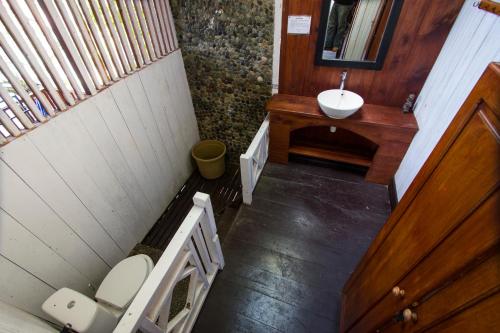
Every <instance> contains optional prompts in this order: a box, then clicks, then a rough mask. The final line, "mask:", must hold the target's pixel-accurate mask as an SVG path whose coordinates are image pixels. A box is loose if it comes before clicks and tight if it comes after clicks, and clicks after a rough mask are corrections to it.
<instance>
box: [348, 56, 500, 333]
mask: <svg viewBox="0 0 500 333" xmlns="http://www.w3.org/2000/svg"><path fill="white" fill-rule="evenodd" d="M498 87H500V67H499V66H498V65H495V64H492V65H490V66H489V67H488V69H487V70H486V72H485V73H484V75H483V76H482V78H481V79H480V81H479V82H478V83H477V85H476V87H475V88H474V89H473V91H472V92H471V94H470V96H469V97H468V99H467V100H466V101H465V103H464V104H463V106H462V108H461V109H460V111H459V112H458V114H457V116H456V117H455V119H454V121H453V122H452V123H451V125H450V126H449V128H448V130H447V131H446V132H445V134H444V136H443V137H442V138H441V140H440V142H439V143H438V145H437V146H436V148H435V149H434V151H433V153H432V154H431V156H430V157H429V159H428V160H427V162H426V163H425V164H424V166H423V168H422V170H421V171H420V172H419V174H418V175H417V177H416V178H415V180H414V181H413V183H412V185H411V186H410V188H409V189H408V191H407V192H406V193H405V195H404V197H403V198H402V200H401V202H400V203H399V204H398V206H397V207H396V209H395V211H394V212H393V213H392V215H391V216H390V217H389V220H388V221H387V223H386V224H385V225H384V227H383V229H382V230H381V231H380V233H379V235H378V236H377V237H376V239H375V241H374V242H373V243H372V245H371V246H370V248H369V250H368V251H367V253H366V254H365V256H364V257H363V259H362V260H361V262H360V264H359V265H358V267H357V269H356V271H355V272H354V273H353V274H352V276H351V278H350V279H349V281H348V282H347V284H346V286H345V287H344V291H343V304H342V321H341V332H374V331H377V330H378V331H380V332H420V331H427V330H431V331H436V332H438V331H439V332H441V331H450V332H452V331H453V332H458V331H460V332H494V331H495V329H496V331H500V327H499V326H496V327H495V326H492V323H496V324H497V325H498V324H499V321H500V312H498V311H497V312H494V311H491V310H489V309H485V308H487V307H489V306H494V305H495V304H496V306H498V303H499V299H500V293H499V292H500V194H499V189H498V188H499V183H500V145H499V143H500V136H499V128H500V126H499V123H500V121H499V114H500V91H499V89H498ZM393 289H394V290H393ZM401 290H403V292H401ZM476 308H477V309H482V310H481V311H479V312H478V310H477V309H476ZM405 310H406V311H405ZM488 311H489V312H488ZM488 313H491V315H488ZM471 316H476V317H475V319H474V320H469V319H467V318H470V317H471ZM405 317H406V318H405ZM438 327H441V329H438ZM491 327H495V329H493V330H489V329H488V328H491ZM455 329H456V330H455Z"/></svg>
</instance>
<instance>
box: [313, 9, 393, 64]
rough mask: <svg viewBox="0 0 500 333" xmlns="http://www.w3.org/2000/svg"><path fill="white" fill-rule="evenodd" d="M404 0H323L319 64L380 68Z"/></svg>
mask: <svg viewBox="0 0 500 333" xmlns="http://www.w3.org/2000/svg"><path fill="white" fill-rule="evenodd" d="M402 5H403V0H323V7H322V10H321V22H320V26H319V36H318V44H317V49H316V65H320V66H335V67H347V68H348V67H350V68H365V69H381V68H382V65H383V62H384V58H385V55H386V54H387V51H388V49H389V44H390V42H391V39H392V35H393V33H394V29H395V27H396V24H397V21H398V17H399V13H400V12H401V7H402Z"/></svg>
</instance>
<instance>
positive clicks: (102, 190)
mask: <svg viewBox="0 0 500 333" xmlns="http://www.w3.org/2000/svg"><path fill="white" fill-rule="evenodd" d="M85 105H86V103H80V104H79V105H77V106H76V107H75V108H74V109H73V110H72V112H68V113H65V114H63V115H61V116H59V117H57V118H56V119H54V125H53V126H54V127H57V128H58V131H60V133H61V134H62V136H63V137H64V140H63V141H64V143H65V144H66V146H67V147H68V149H69V150H71V151H72V152H73V154H74V156H75V159H76V160H77V161H78V162H79V164H80V165H81V166H82V167H83V169H84V170H85V172H86V174H87V175H88V177H90V178H91V180H92V181H93V184H95V188H97V189H98V190H99V192H92V194H93V196H94V200H97V201H98V202H100V203H103V207H101V208H100V209H105V210H109V209H111V210H112V211H113V212H114V213H115V214H113V215H112V216H111V217H107V218H108V221H109V222H108V223H109V224H110V225H109V232H110V234H111V235H112V236H113V238H114V239H116V240H117V242H118V244H119V245H120V248H122V250H123V251H124V252H125V253H128V252H129V251H130V250H131V249H132V248H133V247H134V246H135V244H136V243H137V242H138V241H140V239H139V238H138V237H139V235H135V234H134V233H133V229H132V228H131V226H133V225H134V224H137V223H140V222H139V221H140V220H141V217H139V216H138V215H137V212H136V211H135V210H134V209H133V206H132V203H131V202H130V200H129V198H128V196H127V194H126V193H125V191H124V190H123V188H122V186H121V184H120V183H119V182H118V180H117V179H116V177H115V175H114V173H113V170H112V169H111V168H110V167H109V165H108V163H107V162H106V160H105V159H104V156H103V154H102V153H101V151H100V150H99V147H98V146H97V144H96V143H95V141H94V140H92V137H91V136H90V135H89V134H88V132H87V130H86V128H85V126H84V125H83V123H82V121H81V119H80V118H79V117H78V114H77V113H78V112H80V111H81V109H82V108H83V107H85ZM81 178H83V177H81ZM104 218H106V217H104ZM111 223H113V224H111Z"/></svg>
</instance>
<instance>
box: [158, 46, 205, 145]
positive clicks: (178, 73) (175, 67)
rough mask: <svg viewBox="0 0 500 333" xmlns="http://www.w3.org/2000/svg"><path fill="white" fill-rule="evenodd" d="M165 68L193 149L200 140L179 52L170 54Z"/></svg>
mask: <svg viewBox="0 0 500 333" xmlns="http://www.w3.org/2000/svg"><path fill="white" fill-rule="evenodd" d="M165 67H166V68H167V71H166V75H167V77H168V82H169V85H170V86H174V87H176V88H177V93H178V94H179V95H178V96H181V98H180V100H181V101H182V104H181V105H182V115H183V117H184V121H183V122H184V123H185V124H188V125H189V128H188V129H187V132H188V133H189V136H190V140H189V144H190V146H191V147H193V146H194V145H195V144H196V143H197V142H198V141H199V140H200V135H199V132H198V122H197V119H196V115H195V113H194V106H193V100H192V98H191V90H190V89H189V83H188V80H187V75H186V70H185V68H184V60H183V59H182V53H181V51H180V50H177V51H176V52H174V53H172V56H171V57H168V58H167V59H166V61H165Z"/></svg>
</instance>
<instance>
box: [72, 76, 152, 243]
mask: <svg viewBox="0 0 500 333" xmlns="http://www.w3.org/2000/svg"><path fill="white" fill-rule="evenodd" d="M129 78H130V77H129ZM129 78H127V79H129ZM77 114H78V116H79V117H80V119H81V120H82V122H83V124H84V126H85V128H86V130H87V133H88V134H89V136H90V137H91V138H92V139H93V140H94V142H96V143H98V145H99V149H100V150H101V151H102V154H103V156H104V158H105V159H106V161H107V163H108V164H109V166H110V168H111V169H112V170H113V173H114V174H115V176H116V177H117V179H118V180H119V182H120V184H121V185H122V186H123V188H124V190H125V192H126V193H127V195H128V197H129V198H130V201H131V202H132V205H133V206H132V208H133V209H134V210H136V211H137V215H138V216H139V217H140V220H139V221H138V224H134V225H133V226H131V227H132V229H133V230H134V234H135V235H136V237H138V238H142V237H144V235H146V233H147V232H148V230H149V228H148V226H147V221H155V219H156V216H155V215H154V214H153V208H152V207H153V206H152V204H151V202H150V201H149V198H148V197H147V196H146V194H145V192H144V190H143V187H144V186H143V185H142V182H143V181H145V180H146V179H143V178H139V176H138V174H136V173H135V172H134V170H133V169H132V167H131V166H130V164H131V161H129V160H128V159H127V157H126V155H125V154H124V153H123V151H122V149H121V147H120V146H119V144H118V142H117V141H116V140H115V138H114V137H113V135H112V134H111V132H110V131H109V129H108V127H107V126H106V123H105V122H104V119H103V118H102V116H101V113H100V112H99V110H98V109H97V108H96V107H95V105H94V104H93V103H92V101H89V102H85V103H82V104H81V108H80V112H78V113H77ZM149 223H154V222H149Z"/></svg>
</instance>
